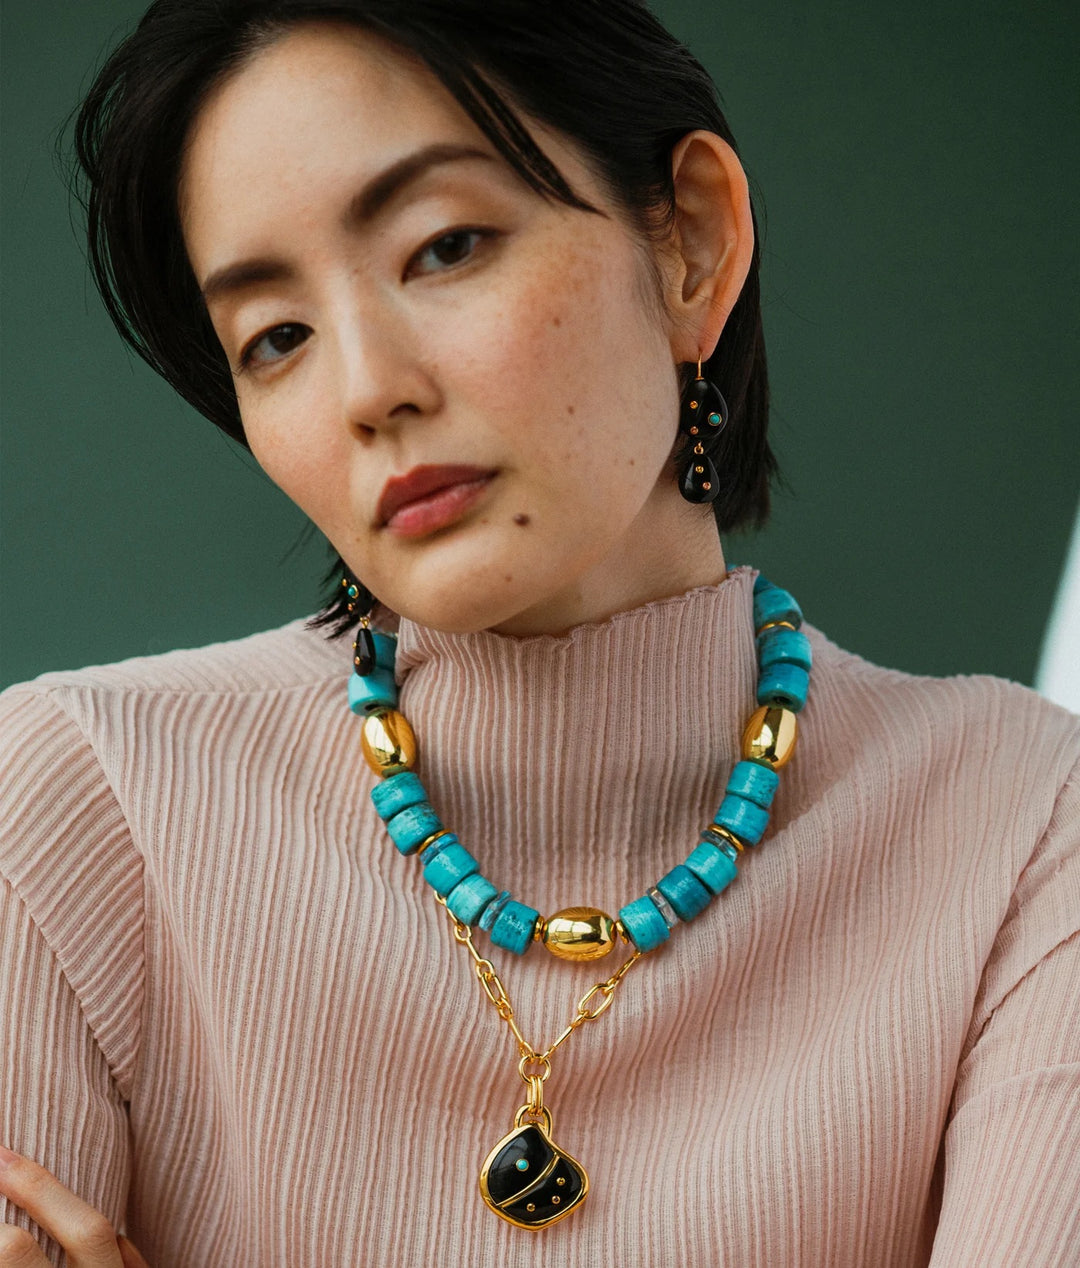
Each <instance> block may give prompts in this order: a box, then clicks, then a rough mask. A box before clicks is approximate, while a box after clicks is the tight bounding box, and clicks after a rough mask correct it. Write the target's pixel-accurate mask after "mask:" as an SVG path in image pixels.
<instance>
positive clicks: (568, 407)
mask: <svg viewBox="0 0 1080 1268" xmlns="http://www.w3.org/2000/svg"><path fill="white" fill-rule="evenodd" d="M566 412H567V413H568V414H572V413H573V412H574V407H573V405H567V407H566Z"/></svg>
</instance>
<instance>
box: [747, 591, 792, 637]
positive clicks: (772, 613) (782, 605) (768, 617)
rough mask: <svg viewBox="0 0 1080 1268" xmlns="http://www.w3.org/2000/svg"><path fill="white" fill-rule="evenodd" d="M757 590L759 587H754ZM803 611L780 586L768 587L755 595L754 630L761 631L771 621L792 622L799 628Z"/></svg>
mask: <svg viewBox="0 0 1080 1268" xmlns="http://www.w3.org/2000/svg"><path fill="white" fill-rule="evenodd" d="M754 588H755V590H757V587H756V586H755V587H754ZM802 619H803V616H802V609H801V608H800V607H799V605H798V604H797V603H796V602H795V600H794V599H793V598H792V596H791V595H790V594H788V592H787V591H786V590H781V589H780V587H779V586H766V587H764V588H763V589H762V590H760V591H758V592H757V593H756V594H755V595H754V629H755V630H760V629H761V627H762V626H763V625H768V624H769V622H770V621H790V622H791V624H792V625H794V626H796V627H798V626H800V625H801V624H802Z"/></svg>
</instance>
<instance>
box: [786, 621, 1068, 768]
mask: <svg viewBox="0 0 1080 1268" xmlns="http://www.w3.org/2000/svg"><path fill="white" fill-rule="evenodd" d="M803 630H804V632H805V633H806V635H807V637H808V638H809V639H810V645H811V648H812V650H813V656H814V669H813V683H812V687H811V690H812V692H813V696H814V704H815V706H816V709H815V712H816V713H818V714H825V713H828V712H838V713H841V714H842V715H843V716H844V718H845V722H847V721H849V720H850V719H851V717H852V716H853V715H855V716H856V717H859V718H861V719H862V722H863V726H864V727H865V728H866V729H867V730H874V729H878V730H882V731H887V732H889V733H890V734H892V735H893V736H894V737H896V738H898V739H899V737H900V736H901V735H902V734H905V733H907V731H914V732H921V733H923V734H930V733H933V734H937V735H939V736H941V737H943V738H944V737H952V736H956V735H958V734H963V735H964V736H965V738H966V740H967V742H968V744H969V747H970V748H971V749H972V751H973V752H975V753H979V752H981V753H983V754H985V755H987V756H989V755H991V754H992V753H993V752H995V751H997V750H999V749H1000V748H1001V747H1002V745H1008V744H1009V743H1010V742H1011V743H1020V742H1023V741H1025V740H1034V739H1035V738H1036V737H1037V738H1038V740H1039V742H1040V744H1041V745H1043V746H1044V747H1045V746H1046V745H1047V744H1050V745H1053V746H1059V747H1060V749H1061V751H1062V753H1063V755H1065V756H1069V755H1070V754H1071V758H1072V761H1073V762H1075V761H1076V760H1077V759H1078V758H1080V715H1078V714H1075V713H1072V712H1070V711H1069V710H1068V709H1065V708H1062V706H1061V705H1058V704H1055V703H1053V702H1052V701H1050V700H1047V699H1046V698H1045V697H1043V696H1040V695H1039V694H1038V693H1037V692H1036V691H1033V690H1032V689H1031V688H1030V687H1027V686H1025V685H1023V684H1022V683H1018V682H1013V681H1011V680H1009V679H1007V678H999V677H997V676H995V675H993V674H953V675H949V676H945V677H935V676H932V675H929V674H913V673H908V672H907V671H905V670H900V669H890V668H887V667H885V666H883V665H877V664H874V663H873V662H871V661H869V660H866V659H865V658H864V657H862V656H859V655H858V654H856V653H855V652H850V651H847V650H845V649H844V648H842V647H840V646H838V645H837V644H836V643H834V642H833V641H832V640H831V639H829V638H828V637H827V636H826V635H825V634H824V633H823V632H822V631H821V630H819V629H817V628H816V627H815V626H812V625H808V624H806V625H804V626H803ZM976 728H980V729H976Z"/></svg>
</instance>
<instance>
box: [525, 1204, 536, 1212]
mask: <svg viewBox="0 0 1080 1268" xmlns="http://www.w3.org/2000/svg"><path fill="white" fill-rule="evenodd" d="M525 1209H526V1211H535V1210H536V1203H535V1202H530V1203H529V1204H528V1206H526V1208H525Z"/></svg>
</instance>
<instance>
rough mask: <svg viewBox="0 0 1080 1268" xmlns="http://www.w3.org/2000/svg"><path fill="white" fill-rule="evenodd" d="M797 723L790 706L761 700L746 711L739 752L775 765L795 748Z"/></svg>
mask: <svg viewBox="0 0 1080 1268" xmlns="http://www.w3.org/2000/svg"><path fill="white" fill-rule="evenodd" d="M797 734H798V723H797V721H796V718H795V714H794V713H793V712H792V711H791V710H790V709H784V708H782V707H781V706H780V705H778V704H763V705H762V706H761V708H760V709H757V710H756V711H755V712H754V713H752V714H751V715H750V721H749V722H747V724H746V730H745V731H744V732H743V737H742V755H743V757H745V758H750V759H753V760H754V761H757V762H768V763H769V765H770V766H771V767H772V768H773V770H777V769H779V768H780V767H781V766H783V765H784V763H785V762H787V761H788V760H789V759H790V758H791V754H792V753H793V752H794V751H795V739H796V736H797Z"/></svg>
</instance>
